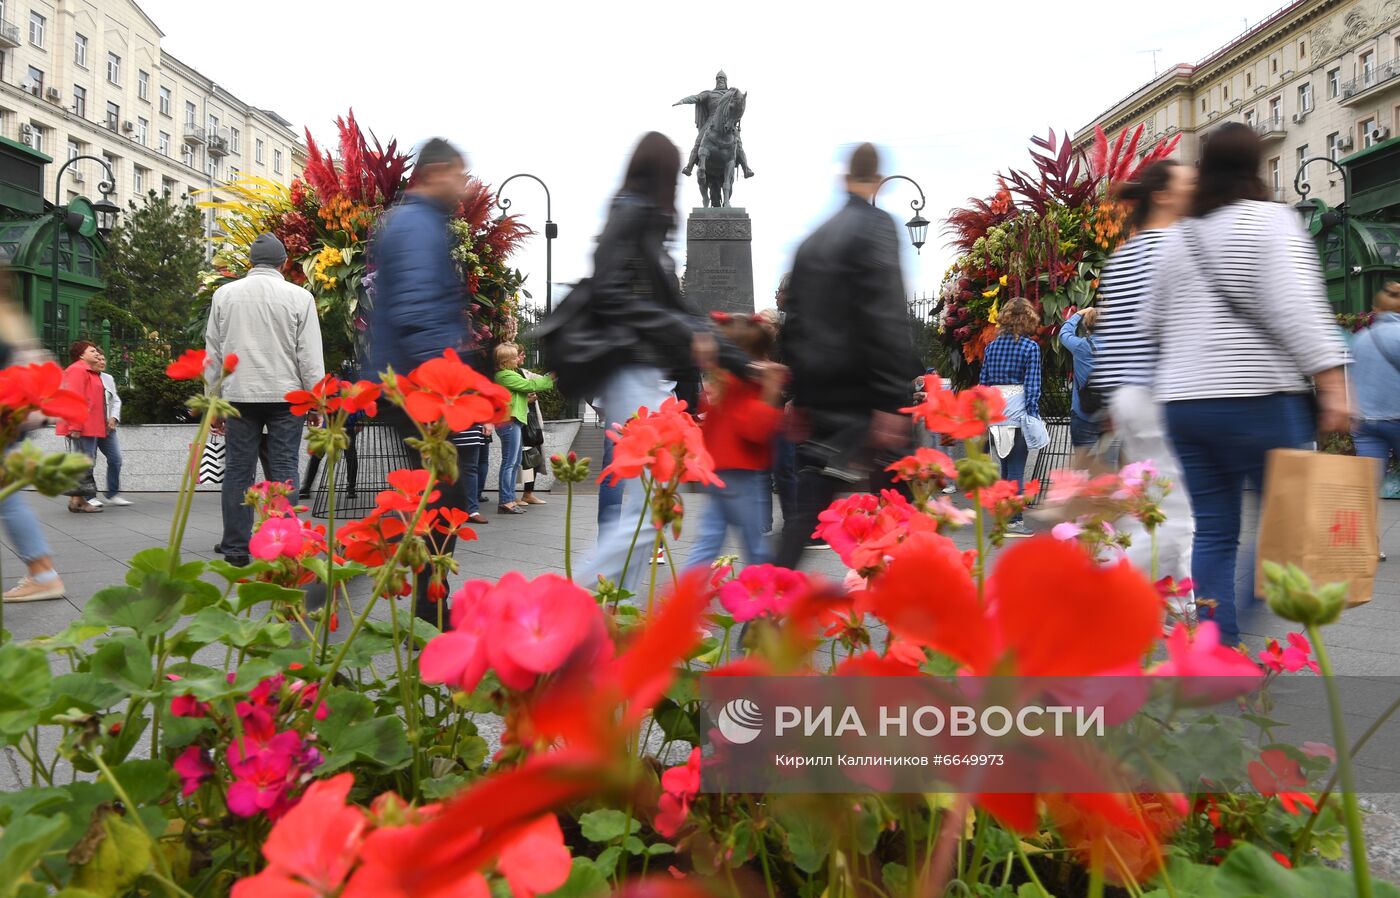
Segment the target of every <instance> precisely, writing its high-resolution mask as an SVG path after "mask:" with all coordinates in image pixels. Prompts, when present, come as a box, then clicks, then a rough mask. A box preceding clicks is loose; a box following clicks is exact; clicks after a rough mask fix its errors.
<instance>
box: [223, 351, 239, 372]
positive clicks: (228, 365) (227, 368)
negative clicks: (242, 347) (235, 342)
mask: <svg viewBox="0 0 1400 898" xmlns="http://www.w3.org/2000/svg"><path fill="white" fill-rule="evenodd" d="M237 367H238V353H236V352H230V353H229V354H228V355H226V356H224V373H225V374H232V373H233V371H234V369H235V368H237Z"/></svg>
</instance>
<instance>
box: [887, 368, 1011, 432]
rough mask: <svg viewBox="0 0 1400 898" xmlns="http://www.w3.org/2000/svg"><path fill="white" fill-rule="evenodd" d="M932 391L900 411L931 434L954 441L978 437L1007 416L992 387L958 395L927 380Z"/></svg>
mask: <svg viewBox="0 0 1400 898" xmlns="http://www.w3.org/2000/svg"><path fill="white" fill-rule="evenodd" d="M926 383H928V385H929V386H930V387H932V389H930V390H928V396H927V397H926V398H925V399H924V401H923V402H921V403H919V404H918V405H916V406H912V407H910V408H904V409H900V411H902V412H907V413H908V414H911V415H913V416H914V419H915V420H916V421H920V422H922V423H923V425H924V426H925V427H927V428H928V429H929V430H931V431H933V432H934V433H939V434H942V435H943V436H945V437H950V438H952V439H955V440H966V439H971V438H972V437H979V436H981V435H982V434H984V433H986V432H987V428H988V427H989V426H990V425H992V424H996V423H997V422H998V421H1002V420H1004V419H1005V417H1006V399H1005V398H1004V397H1003V396H1002V395H1001V391H1000V390H998V389H996V388H994V387H973V388H972V389H970V390H964V391H962V392H961V393H953V392H952V391H950V390H945V389H944V388H943V384H942V382H941V381H940V380H938V379H937V378H932V377H931V378H927V379H926Z"/></svg>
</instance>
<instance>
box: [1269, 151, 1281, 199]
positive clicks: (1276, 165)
mask: <svg viewBox="0 0 1400 898" xmlns="http://www.w3.org/2000/svg"><path fill="white" fill-rule="evenodd" d="M1269 184H1270V185H1271V186H1272V187H1273V189H1274V199H1276V200H1278V199H1282V198H1283V166H1282V165H1281V164H1280V159H1279V157H1278V156H1275V157H1274V158H1272V159H1270V160H1269Z"/></svg>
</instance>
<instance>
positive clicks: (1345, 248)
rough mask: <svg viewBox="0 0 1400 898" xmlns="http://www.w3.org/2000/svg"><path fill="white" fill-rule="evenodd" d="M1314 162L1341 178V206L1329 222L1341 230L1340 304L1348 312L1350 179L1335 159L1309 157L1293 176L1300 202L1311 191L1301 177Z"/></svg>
mask: <svg viewBox="0 0 1400 898" xmlns="http://www.w3.org/2000/svg"><path fill="white" fill-rule="evenodd" d="M1314 162H1326V163H1327V164H1328V165H1330V166H1332V167H1333V168H1335V169H1336V170H1337V172H1338V173H1339V174H1340V175H1341V176H1342V205H1341V206H1340V207H1339V208H1336V209H1333V210H1332V211H1331V212H1329V213H1328V214H1329V215H1332V214H1335V215H1336V220H1335V221H1334V222H1331V224H1332V225H1333V226H1336V225H1340V226H1341V228H1342V304H1343V305H1344V306H1345V307H1346V310H1347V311H1348V312H1350V311H1351V253H1350V251H1349V249H1350V246H1351V240H1350V234H1349V233H1348V232H1350V231H1351V225H1350V224H1349V223H1348V222H1347V203H1349V202H1351V178H1350V177H1349V176H1348V175H1347V170H1346V169H1345V168H1343V167H1342V166H1341V164H1340V163H1339V162H1337V160H1336V159H1333V158H1332V157H1331V156H1309V157H1308V158H1307V159H1304V160H1303V161H1302V162H1300V163H1298V174H1296V175H1294V176H1293V189H1294V190H1296V191H1297V192H1298V195H1299V196H1301V197H1302V198H1303V199H1302V202H1307V199H1308V194H1309V193H1310V192H1311V191H1312V185H1310V184H1309V183H1308V179H1307V178H1305V177H1303V175H1304V174H1305V173H1306V172H1307V170H1308V166H1309V165H1311V164H1312V163H1314ZM1326 218H1327V216H1326V215H1324V216H1323V219H1324V222H1323V223H1324V225H1326V224H1328V222H1327V221H1326Z"/></svg>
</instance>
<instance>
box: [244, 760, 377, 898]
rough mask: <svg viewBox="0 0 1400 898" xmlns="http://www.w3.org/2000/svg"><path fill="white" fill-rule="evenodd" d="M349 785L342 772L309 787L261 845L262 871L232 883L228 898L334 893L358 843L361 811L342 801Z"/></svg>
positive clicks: (362, 819)
mask: <svg viewBox="0 0 1400 898" xmlns="http://www.w3.org/2000/svg"><path fill="white" fill-rule="evenodd" d="M354 781H355V779H354V777H353V776H352V775H351V774H349V773H342V774H340V775H339V776H336V777H333V778H332V779H328V780H321V781H318V782H315V783H312V784H311V786H310V787H309V788H308V789H307V790H306V794H305V795H303V796H302V798H301V801H299V802H298V803H297V805H296V807H294V808H292V809H291V810H290V811H288V812H287V814H286V815H285V816H283V817H282V819H281V820H279V821H277V825H276V826H274V827H273V828H272V832H270V833H269V834H268V836H267V841H266V842H264V843H263V848H262V851H263V857H265V858H267V867H266V868H264V869H263V871H262V872H261V873H259V874H258V875H256V876H250V877H247V878H245V879H241V880H239V881H238V882H237V883H235V884H234V887H233V893H232V898H266V896H287V898H291V896H306V898H319V896H330V895H335V894H336V893H337V892H338V891H339V890H340V888H341V886H343V885H344V884H345V879H346V877H347V876H349V875H350V869H351V868H352V867H353V866H354V865H355V861H356V860H357V858H358V855H359V848H360V843H361V842H362V841H363V839H364V831H365V816H364V813H363V812H362V811H361V810H360V809H359V808H357V807H355V806H353V805H346V803H345V799H346V797H347V796H348V795H349V794H350V788H351V786H353V785H354Z"/></svg>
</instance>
